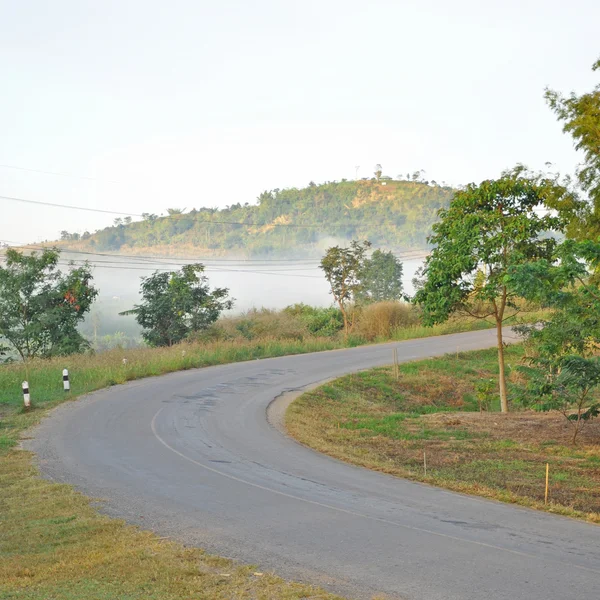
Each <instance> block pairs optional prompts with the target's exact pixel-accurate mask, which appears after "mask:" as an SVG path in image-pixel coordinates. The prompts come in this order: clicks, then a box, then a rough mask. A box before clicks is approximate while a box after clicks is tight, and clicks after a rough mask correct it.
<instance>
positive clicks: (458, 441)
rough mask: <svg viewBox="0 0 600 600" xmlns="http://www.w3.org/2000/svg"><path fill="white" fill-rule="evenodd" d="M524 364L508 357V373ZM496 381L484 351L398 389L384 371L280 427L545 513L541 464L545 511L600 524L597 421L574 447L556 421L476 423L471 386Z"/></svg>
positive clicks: (363, 460) (492, 358)
mask: <svg viewBox="0 0 600 600" xmlns="http://www.w3.org/2000/svg"><path fill="white" fill-rule="evenodd" d="M521 356H522V349H521V348H520V347H519V346H515V347H510V348H508V349H507V361H508V365H509V370H510V368H511V366H514V365H515V364H516V363H517V362H518V361H519V360H520V358H521ZM496 373H497V363H496V352H495V351H494V350H489V351H481V352H469V353H460V354H459V355H458V356H456V355H448V356H446V357H444V358H440V359H434V360H427V361H420V362H415V363H408V364H404V365H400V378H399V380H398V381H396V379H395V378H394V376H393V372H392V369H391V368H381V369H374V370H371V371H366V372H363V373H358V374H355V375H350V376H347V377H343V378H341V379H338V380H336V381H334V382H331V383H329V384H327V385H325V386H323V387H321V388H319V389H317V390H314V391H312V392H309V393H307V394H304V395H303V396H302V397H301V398H299V399H298V400H297V401H296V402H294V403H293V404H292V405H291V406H290V408H289V410H288V414H287V426H288V429H289V431H290V433H291V434H292V435H293V436H294V437H296V438H297V439H298V440H299V441H301V442H302V443H305V444H307V445H309V446H311V447H313V448H315V449H317V450H319V451H321V452H325V453H327V454H330V455H332V456H335V457H336V458H340V459H342V460H347V461H349V462H352V463H355V464H358V465H361V466H365V467H368V468H372V469H376V470H380V471H384V472H386V473H391V474H394V475H398V476H401V477H406V478H410V479H416V480H419V481H425V482H428V483H432V484H435V485H439V486H442V487H447V488H450V489H454V490H458V491H463V492H467V493H473V494H478V495H482V496H488V497H492V498H497V499H500V500H503V501H508V502H517V503H520V504H524V505H527V506H532V507H535V508H544V504H543V501H544V483H545V481H544V480H545V466H546V463H547V462H548V463H550V500H551V502H550V504H549V506H548V507H547V509H548V510H550V511H553V512H560V513H563V514H569V515H572V516H578V517H582V518H587V519H588V520H590V521H594V522H600V422H599V421H596V422H593V423H592V424H590V425H588V426H587V429H584V432H583V433H582V434H581V436H580V441H579V443H578V445H577V446H575V447H573V446H572V445H571V444H570V441H569V440H570V436H571V430H570V426H569V425H568V424H567V422H566V420H565V419H564V417H562V415H555V414H539V413H533V412H530V411H526V412H515V413H513V414H510V415H506V416H505V415H501V414H499V413H498V412H493V411H492V412H483V414H480V412H479V407H478V403H477V400H476V397H475V393H474V386H475V384H476V383H477V382H478V381H481V380H482V379H483V378H490V377H493V376H495V375H496ZM512 377H516V373H515V372H513V374H512ZM493 409H495V410H498V406H496V407H493ZM424 452H425V453H426V458H427V475H425V473H424V461H423V453H424Z"/></svg>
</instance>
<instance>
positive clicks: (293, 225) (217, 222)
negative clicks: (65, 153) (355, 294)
mask: <svg viewBox="0 0 600 600" xmlns="http://www.w3.org/2000/svg"><path fill="white" fill-rule="evenodd" d="M0 199H1V200H10V201H12V202H23V203H26V204H36V205H38V206H51V207H53V208H67V209H71V210H84V211H87V212H96V213H103V214H109V215H121V216H126V217H140V218H143V217H144V216H145V215H141V214H138V213H129V212H120V211H116V210H104V209H102V208H89V207H86V206H74V205H72V204H59V203H57V202H42V201H40V200H29V199H27V198H16V197H14V196H0ZM197 215H198V213H196V214H190V213H181V214H175V215H169V216H166V217H157V218H164V219H173V218H186V219H190V218H191V219H194V220H196V221H198V222H200V223H203V224H205V225H241V226H245V227H288V228H292V229H323V228H326V227H329V228H332V227H338V228H339V227H354V226H356V225H357V223H337V224H336V223H327V224H320V225H302V224H296V223H273V222H271V223H245V222H243V221H221V220H215V219H211V220H206V219H197V218H196V217H197Z"/></svg>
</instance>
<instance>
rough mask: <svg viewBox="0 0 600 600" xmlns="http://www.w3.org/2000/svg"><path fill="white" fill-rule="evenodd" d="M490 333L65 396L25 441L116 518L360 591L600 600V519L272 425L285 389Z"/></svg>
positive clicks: (474, 342) (413, 599)
mask: <svg viewBox="0 0 600 600" xmlns="http://www.w3.org/2000/svg"><path fill="white" fill-rule="evenodd" d="M494 343H495V333H494V332H492V331H479V332H471V333H465V334H457V335H448V336H443V337H436V338H428V339H420V340H413V341H407V342H402V343H396V344H384V345H378V346H368V347H362V348H354V349H349V350H339V351H330V352H322V353H317V354H305V355H300V356H289V357H282V358H276V359H266V360H257V361H251V362H246V363H238V364H230V365H222V366H217V367H211V368H206V369H197V370H192V371H184V372H180V373H174V374H170V375H166V376H163V377H158V378H150V379H145V380H141V381H137V382H132V383H129V384H127V385H123V386H117V387H113V388H110V389H107V390H102V391H100V392H96V393H94V394H91V395H89V396H87V397H86V398H83V399H81V400H79V401H77V402H75V403H66V404H64V405H62V406H61V407H60V408H58V409H57V410H56V411H54V412H53V413H52V415H51V416H50V417H49V418H47V419H46V420H45V421H44V422H43V423H42V425H41V426H40V427H39V428H38V430H37V432H36V434H35V438H34V439H33V440H32V441H30V442H28V447H29V448H30V449H33V450H34V451H35V452H36V453H37V454H38V457H39V460H40V465H41V468H42V471H43V473H44V474H45V475H46V476H49V477H51V478H52V479H55V480H58V481H62V482H69V483H72V484H75V485H76V486H77V488H78V489H80V490H82V491H83V492H85V493H86V494H88V495H90V496H93V497H96V498H102V499H104V501H105V504H104V510H105V511H106V512H108V513H109V514H111V515H115V516H120V517H124V518H125V519H126V520H127V521H129V522H131V523H135V524H139V525H141V526H142V527H144V528H146V529H151V530H154V531H156V532H158V533H159V534H161V535H168V536H173V537H174V538H176V539H178V540H181V541H182V542H184V543H186V544H189V545H198V546H201V547H204V548H206V549H207V550H208V551H210V552H214V553H218V554H220V555H223V556H228V557H232V558H235V559H238V560H240V561H243V562H246V563H252V564H257V565H259V566H260V568H261V569H263V570H273V571H275V572H276V573H278V574H280V575H283V576H285V577H288V578H291V579H296V580H301V581H305V582H310V583H314V584H316V585H321V586H325V587H326V588H328V589H330V590H332V591H335V592H338V593H340V594H343V595H346V596H348V597H351V598H361V599H362V598H371V597H372V596H374V595H376V594H381V595H384V597H390V598H401V599H410V600H417V599H418V600H483V599H486V600H500V599H506V600H516V599H520V598H523V599H527V600H538V599H539V600H548V599H555V598H556V599H560V600H569V599H571V598H573V599H575V598H576V599H577V600H598V598H600V527H597V526H595V525H590V524H586V523H582V522H578V521H575V520H571V519H567V518H563V517H557V516H553V515H549V514H545V513H541V512H535V511H533V510H528V509H524V508H519V507H515V506H510V505H507V504H501V503H498V502H493V501H488V500H485V499H481V498H473V497H468V496H464V495H461V494H456V493H451V492H448V491H444V490H441V489H437V488H433V487H430V486H426V485H422V484H418V483H413V482H409V481H404V480H402V479H397V478H394V477H391V476H387V475H384V474H380V473H376V472H372V471H368V470H366V469H361V468H358V467H354V466H351V465H347V464H344V463H341V462H339V461H337V460H334V459H332V458H329V457H326V456H323V455H321V454H318V453H316V452H314V451H312V450H310V449H307V448H305V447H303V446H301V445H300V444H298V443H296V442H294V441H293V440H291V439H289V438H287V437H286V436H285V435H283V434H282V433H281V432H279V431H278V430H277V429H276V428H275V427H273V426H272V425H270V424H269V423H268V422H267V418H266V409H267V406H268V405H269V404H270V403H271V401H272V400H273V399H274V398H275V397H277V396H280V395H281V394H282V393H283V392H284V391H286V390H293V389H299V388H303V387H305V386H308V385H310V384H314V383H315V382H318V381H322V380H325V379H327V378H331V377H336V376H340V375H343V374H345V373H349V372H352V371H358V370H360V369H366V368H370V367H376V366H379V365H384V364H390V362H391V360H392V348H393V347H397V348H398V354H399V359H400V360H401V361H407V360H413V359H419V358H425V357H429V356H434V355H440V354H443V353H445V352H456V350H457V348H459V349H460V350H470V349H476V348H484V347H489V346H493V345H494ZM73 378H74V379H75V378H76V374H73ZM540 485H541V484H540Z"/></svg>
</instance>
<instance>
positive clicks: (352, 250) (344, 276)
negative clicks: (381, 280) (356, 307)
mask: <svg viewBox="0 0 600 600" xmlns="http://www.w3.org/2000/svg"><path fill="white" fill-rule="evenodd" d="M370 246H371V242H368V241H366V240H365V241H363V242H359V241H356V240H353V241H352V242H351V243H350V247H348V248H342V247H341V246H332V247H331V248H328V249H327V252H326V253H325V256H324V257H323V258H322V259H321V265H320V268H321V269H322V271H323V272H324V273H325V278H326V279H327V282H328V283H329V287H330V290H331V294H332V295H333V298H334V300H335V301H336V303H337V305H338V306H339V307H340V311H341V312H342V316H343V318H344V331H345V332H346V335H347V334H348V333H349V332H350V330H351V329H352V324H353V323H352V322H350V320H349V314H348V313H349V311H348V303H350V302H353V301H355V300H357V299H359V297H360V294H362V293H363V291H364V289H365V288H364V283H363V280H362V278H363V273H364V269H365V262H366V253H367V250H368V249H369V247H370Z"/></svg>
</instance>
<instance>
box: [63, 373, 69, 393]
mask: <svg viewBox="0 0 600 600" xmlns="http://www.w3.org/2000/svg"><path fill="white" fill-rule="evenodd" d="M63 388H64V390H65V392H70V391H71V382H70V381H69V371H68V369H63Z"/></svg>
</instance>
